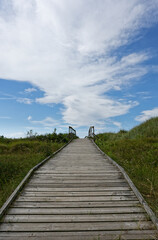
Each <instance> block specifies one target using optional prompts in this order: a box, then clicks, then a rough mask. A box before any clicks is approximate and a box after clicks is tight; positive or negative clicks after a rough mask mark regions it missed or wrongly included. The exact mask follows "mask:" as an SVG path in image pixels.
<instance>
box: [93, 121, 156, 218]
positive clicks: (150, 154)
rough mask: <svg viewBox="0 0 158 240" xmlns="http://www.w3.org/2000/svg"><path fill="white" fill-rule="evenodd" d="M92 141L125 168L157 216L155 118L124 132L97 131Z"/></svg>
mask: <svg viewBox="0 0 158 240" xmlns="http://www.w3.org/2000/svg"><path fill="white" fill-rule="evenodd" d="M95 142H96V144H97V145H98V146H99V147H100V148H101V149H102V150H103V151H104V152H105V153H106V154H108V155H109V156H110V157H111V158H113V159H114V160H115V161H116V162H117V163H118V164H120V165H121V166H122V167H123V168H124V169H125V170H126V172H127V173H128V175H129V176H130V178H131V179H132V181H133V182H134V184H135V185H136V186H137V188H138V189H139V191H140V192H141V193H142V195H143V197H144V198H145V199H146V201H147V202H148V204H149V205H150V207H151V208H152V209H153V211H154V212H155V214H156V215H157V217H158V118H152V119H150V120H148V121H146V122H144V123H142V124H141V125H139V126H137V127H135V128H133V129H131V130H130V131H128V132H127V131H124V130H121V131H120V132H118V133H103V134H98V135H97V136H96V139H95Z"/></svg>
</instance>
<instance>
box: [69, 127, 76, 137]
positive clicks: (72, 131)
mask: <svg viewBox="0 0 158 240" xmlns="http://www.w3.org/2000/svg"><path fill="white" fill-rule="evenodd" d="M74 136H75V137H76V130H75V129H74V128H73V127H71V126H69V137H70V138H73V137H74Z"/></svg>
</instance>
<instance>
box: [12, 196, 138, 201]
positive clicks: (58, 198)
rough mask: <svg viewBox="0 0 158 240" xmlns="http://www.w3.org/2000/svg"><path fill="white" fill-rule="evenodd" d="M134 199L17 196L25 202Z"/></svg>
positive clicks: (126, 197)
mask: <svg viewBox="0 0 158 240" xmlns="http://www.w3.org/2000/svg"><path fill="white" fill-rule="evenodd" d="M121 200H122V201H125V200H127V201H133V200H137V198H136V197H135V196H96V197H95V196H91V197H89V196H85V197H79V196H77V197H75V196H73V197H64V196H63V197H37V196H36V197H27V196H25V197H22V196H19V197H18V198H17V200H16V201H17V202H20V201H23V202H27V201H28V202H29V201H31V202H32V201H35V202H36V201H37V202H44V201H46V202H50V201H51V202H56V201H57V202H69V201H70V202H75V201H77V202H87V201H91V202H93V201H95V202H96V201H121Z"/></svg>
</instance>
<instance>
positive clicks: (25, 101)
mask: <svg viewBox="0 0 158 240" xmlns="http://www.w3.org/2000/svg"><path fill="white" fill-rule="evenodd" d="M16 101H17V102H19V103H24V104H31V103H32V102H33V100H32V99H30V98H17V99H16Z"/></svg>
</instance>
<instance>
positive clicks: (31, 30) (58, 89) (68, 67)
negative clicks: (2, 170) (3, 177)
mask: <svg viewBox="0 0 158 240" xmlns="http://www.w3.org/2000/svg"><path fill="white" fill-rule="evenodd" d="M157 78H158V1H157V0H150V1H147V0H144V1H143V0H142V1H138V0H133V1H126V0H120V1H117V0H98V1H95V0H87V1H85V0H76V1H73V0H66V1H65V0H45V1H43V0H27V1H26V0H25V1H24V0H0V135H4V136H6V137H25V136H26V133H27V131H28V130H30V129H33V131H34V132H37V133H39V134H41V133H51V132H53V130H54V128H57V131H58V132H67V131H68V126H69V125H71V126H73V127H74V128H75V129H77V133H78V135H79V136H81V137H84V136H85V135H87V132H88V128H89V126H91V125H94V126H95V128H96V132H104V131H112V132H116V131H119V129H126V130H128V129H130V128H132V127H133V126H136V125H137V124H140V123H141V122H143V121H145V120H147V119H149V118H150V117H154V116H158V94H157V92H158V81H157Z"/></svg>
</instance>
